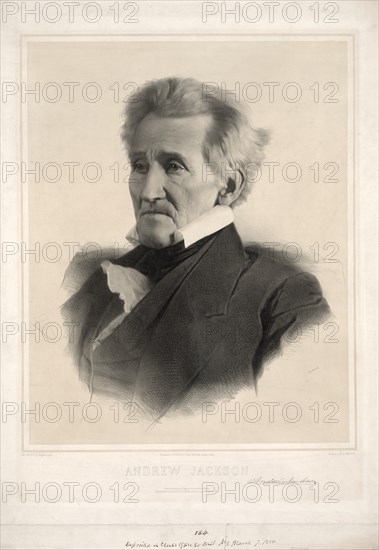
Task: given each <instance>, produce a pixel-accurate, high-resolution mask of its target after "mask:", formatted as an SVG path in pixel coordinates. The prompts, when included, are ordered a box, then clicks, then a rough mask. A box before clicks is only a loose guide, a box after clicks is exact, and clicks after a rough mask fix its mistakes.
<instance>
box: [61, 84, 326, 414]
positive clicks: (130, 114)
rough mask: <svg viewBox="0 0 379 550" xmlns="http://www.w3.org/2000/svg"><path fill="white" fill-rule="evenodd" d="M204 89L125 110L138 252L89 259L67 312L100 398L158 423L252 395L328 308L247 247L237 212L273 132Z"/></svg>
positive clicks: (152, 94) (313, 286)
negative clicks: (287, 341)
mask: <svg viewBox="0 0 379 550" xmlns="http://www.w3.org/2000/svg"><path fill="white" fill-rule="evenodd" d="M204 90H205V87H204V85H203V84H202V83H201V82H198V81H196V80H194V79H190V78H186V79H185V78H163V79H160V80H155V81H151V82H148V83H146V84H145V85H144V86H143V87H141V88H140V89H139V90H138V92H136V94H135V95H134V96H133V98H132V99H133V100H132V101H130V102H129V103H128V104H127V107H126V111H125V120H124V124H123V127H122V139H123V142H124V145H125V148H126V151H127V155H128V157H129V160H130V163H131V166H132V171H131V174H130V179H129V189H130V194H131V198H132V201H133V207H134V213H135V219H136V225H135V227H134V228H133V230H132V231H131V233H130V234H129V239H130V241H131V242H133V243H134V245H135V246H134V248H133V249H132V250H131V251H129V252H128V253H126V254H124V255H123V256H121V257H119V258H117V259H115V258H114V257H113V258H112V257H111V256H109V257H105V256H104V257H103V258H101V260H99V261H98V264H97V265H96V263H94V265H93V270H92V272H91V273H87V274H86V277H87V278H86V280H85V281H84V282H83V284H82V285H81V287H80V288H79V289H78V290H77V291H76V292H75V294H73V295H72V296H71V298H70V299H69V300H68V301H67V302H66V303H65V304H64V306H63V314H64V316H65V318H66V320H68V321H70V322H71V323H76V326H77V327H78V330H77V331H76V333H75V334H76V337H75V339H74V342H72V344H71V346H72V351H73V354H74V358H75V362H76V364H77V367H78V372H79V376H80V379H81V381H82V382H83V383H84V384H85V385H86V386H87V387H88V390H89V392H90V393H91V395H93V394H102V395H105V396H112V397H114V398H117V399H119V400H123V401H125V402H131V401H133V402H135V403H137V404H138V406H139V407H141V410H144V411H145V412H146V414H147V415H149V416H151V417H152V418H160V417H162V416H163V415H166V414H171V413H174V414H180V411H181V410H186V411H188V410H191V411H196V409H197V408H198V407H199V406H201V403H202V402H204V401H210V400H213V401H215V400H219V399H223V398H233V397H235V396H236V395H237V394H238V392H239V391H241V390H242V389H248V388H251V389H252V391H254V388H255V387H256V384H257V380H258V378H259V377H260V376H261V374H262V371H263V367H264V364H265V363H266V362H267V361H269V360H270V359H272V358H273V357H274V356H275V355H276V354H277V353H280V350H281V346H282V345H283V343H282V342H281V341H282V338H283V336H284V335H285V334H286V333H288V331H291V330H293V329H294V327H305V326H309V325H312V324H313V323H316V322H319V321H320V320H322V319H323V318H325V316H326V315H327V314H328V311H329V308H328V305H327V303H326V301H325V299H324V298H323V296H322V291H321V288H320V285H319V283H318V281H317V279H316V278H315V277H314V276H313V275H311V274H309V273H306V272H304V271H302V270H301V268H300V267H298V266H296V267H295V266H294V264H291V265H290V264H286V263H285V262H284V261H283V259H281V260H280V259H278V258H277V257H275V256H274V255H272V254H266V253H264V248H262V247H258V248H257V247H253V246H250V247H249V246H247V247H244V245H243V243H242V241H241V238H240V237H239V235H238V233H237V230H236V227H235V225H234V223H233V220H234V214H235V211H236V210H237V207H238V205H239V204H240V203H242V202H243V201H245V200H246V198H247V196H248V195H249V193H250V191H251V188H252V180H253V177H252V174H253V172H254V170H256V168H257V166H259V164H260V162H261V161H262V159H263V149H264V146H265V144H266V142H267V135H266V133H265V132H264V131H263V130H261V129H257V128H254V126H253V124H252V122H251V121H250V118H249V116H248V114H247V113H246V112H245V110H244V107H243V105H242V104H239V103H237V102H235V101H233V100H232V99H230V98H227V97H222V96H221V95H220V94H218V93H212V94H206V93H205V91H204ZM287 215H291V214H290V213H288V212H287ZM267 216H270V212H267ZM100 223H101V222H100ZM251 240H252V241H253V240H254V235H252V239H251ZM79 264H80V261H79V260H78V259H76V260H75V261H74V262H72V265H71V266H70V268H69V270H68V272H67V273H66V282H67V281H69V280H70V278H71V279H75V277H76V276H78V275H77V274H78V272H79V271H80V268H79V267H78V265H79ZM82 273H83V271H82Z"/></svg>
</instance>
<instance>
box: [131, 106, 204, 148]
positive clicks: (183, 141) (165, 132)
mask: <svg viewBox="0 0 379 550" xmlns="http://www.w3.org/2000/svg"><path fill="white" fill-rule="evenodd" d="M211 125H212V117H211V116H210V115H205V114H204V115H203V114H201V115H194V116H187V117H162V116H158V115H156V114H154V113H149V114H148V115H147V116H146V117H145V118H144V119H143V120H142V121H141V122H140V124H139V125H138V126H137V129H136V133H135V135H134V139H133V142H132V145H131V148H130V154H131V156H134V155H135V154H136V153H144V155H145V156H146V157H155V156H156V155H157V154H159V153H164V152H171V151H177V152H178V153H181V154H186V155H188V154H191V155H196V156H197V155H199V156H202V151H203V147H204V142H205V138H206V135H207V132H208V130H209V129H210V128H211Z"/></svg>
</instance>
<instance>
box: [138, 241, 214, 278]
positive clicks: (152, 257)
mask: <svg viewBox="0 0 379 550" xmlns="http://www.w3.org/2000/svg"><path fill="white" fill-rule="evenodd" d="M212 237H214V233H213V234H212V235H209V236H207V237H204V238H203V239H200V240H199V241H196V243H194V244H192V245H191V246H189V247H188V248H185V246H184V241H180V242H179V243H176V244H174V245H172V246H167V247H166V248H159V249H158V248H148V247H144V248H145V249H146V252H145V254H143V255H142V257H141V258H140V260H139V261H138V262H137V264H136V265H135V266H134V269H137V270H138V271H140V273H143V274H144V275H146V276H147V277H149V279H150V280H151V281H152V282H154V283H156V282H158V281H159V280H160V279H162V277H164V276H165V275H166V274H167V273H168V272H169V271H171V269H173V268H174V267H176V266H177V265H179V264H180V263H181V262H182V261H183V260H186V259H187V258H189V257H190V256H192V254H194V253H195V252H197V251H198V250H200V249H201V248H202V246H204V244H205V243H206V242H208V241H209V240H210V239H211V238H212ZM142 246H144V245H142Z"/></svg>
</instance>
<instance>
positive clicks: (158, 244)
mask: <svg viewBox="0 0 379 550" xmlns="http://www.w3.org/2000/svg"><path fill="white" fill-rule="evenodd" d="M175 230H176V229H175V228H173V230H172V231H167V230H166V231H159V230H156V231H151V230H150V231H147V230H146V229H143V228H138V236H139V240H140V241H141V243H142V244H143V245H145V246H147V247H149V248H157V249H159V248H166V247H167V246H171V245H172V244H174V233H175Z"/></svg>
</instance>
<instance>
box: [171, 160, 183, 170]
mask: <svg viewBox="0 0 379 550" xmlns="http://www.w3.org/2000/svg"><path fill="white" fill-rule="evenodd" d="M182 170H184V168H183V166H182V165H181V164H179V163H178V162H175V161H174V160H170V162H169V163H168V165H167V171H168V172H181V171H182Z"/></svg>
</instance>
